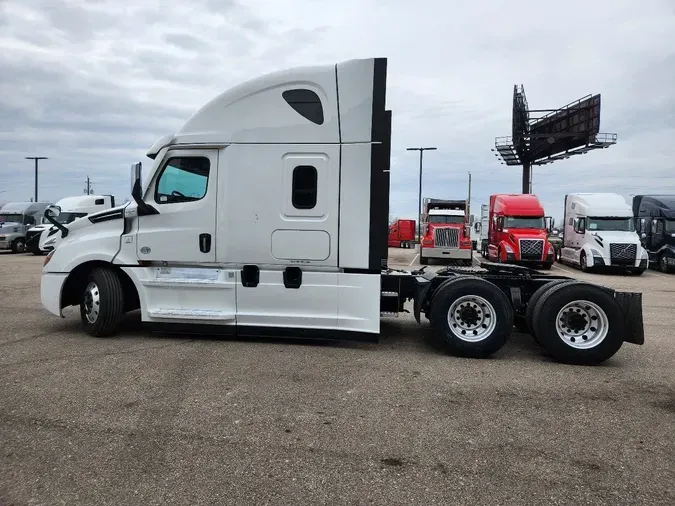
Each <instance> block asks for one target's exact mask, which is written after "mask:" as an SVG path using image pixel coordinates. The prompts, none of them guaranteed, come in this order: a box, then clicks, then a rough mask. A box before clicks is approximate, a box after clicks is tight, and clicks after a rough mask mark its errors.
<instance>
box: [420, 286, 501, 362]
mask: <svg viewBox="0 0 675 506" xmlns="http://www.w3.org/2000/svg"><path fill="white" fill-rule="evenodd" d="M430 319H431V326H432V328H433V331H434V335H435V337H437V338H438V339H440V340H441V341H442V343H443V344H444V345H445V346H446V347H447V348H448V349H449V351H451V352H452V353H454V354H456V355H460V356H463V357H473V358H485V357H489V356H490V355H492V354H493V353H495V352H497V351H498V350H500V349H501V348H502V347H503V346H504V344H506V341H507V339H508V337H509V335H511V332H512V331H513V308H512V307H511V303H510V302H509V300H508V299H507V298H506V295H504V293H503V292H502V291H501V290H500V289H499V288H497V287H496V286H495V285H494V284H492V283H490V282H489V281H486V280H484V279H482V278H477V277H474V276H457V277H456V278H450V279H448V280H446V281H444V282H443V283H442V284H441V286H439V287H438V289H437V290H436V293H435V294H434V295H433V298H432V300H431V318H430Z"/></svg>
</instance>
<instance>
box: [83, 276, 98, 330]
mask: <svg viewBox="0 0 675 506" xmlns="http://www.w3.org/2000/svg"><path fill="white" fill-rule="evenodd" d="M100 311H101V297H100V291H99V289H98V285H97V284H96V283H94V282H93V281H92V282H91V283H89V284H88V285H87V288H86V289H85V291H84V315H85V317H86V318H87V321H88V322H89V323H96V320H98V315H99V312H100Z"/></svg>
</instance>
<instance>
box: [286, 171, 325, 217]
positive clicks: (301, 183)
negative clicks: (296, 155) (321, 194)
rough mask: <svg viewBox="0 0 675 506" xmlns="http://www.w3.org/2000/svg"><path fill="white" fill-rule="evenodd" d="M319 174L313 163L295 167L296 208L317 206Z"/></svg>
mask: <svg viewBox="0 0 675 506" xmlns="http://www.w3.org/2000/svg"><path fill="white" fill-rule="evenodd" d="M317 183H318V175H317V172H316V168H314V167H312V166H311V165H298V166H297V167H296V168H295V169H293V189H292V192H293V195H292V196H291V201H292V203H293V207H295V208H296V209H313V208H314V206H316V193H317Z"/></svg>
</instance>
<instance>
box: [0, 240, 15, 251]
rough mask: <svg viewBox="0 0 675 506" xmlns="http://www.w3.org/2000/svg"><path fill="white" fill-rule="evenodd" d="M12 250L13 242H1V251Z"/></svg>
mask: <svg viewBox="0 0 675 506" xmlns="http://www.w3.org/2000/svg"><path fill="white" fill-rule="evenodd" d="M11 248H12V242H11V241H0V250H6V249H11Z"/></svg>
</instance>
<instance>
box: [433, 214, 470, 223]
mask: <svg viewBox="0 0 675 506" xmlns="http://www.w3.org/2000/svg"><path fill="white" fill-rule="evenodd" d="M429 223H452V224H456V225H463V224H464V216H429Z"/></svg>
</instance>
